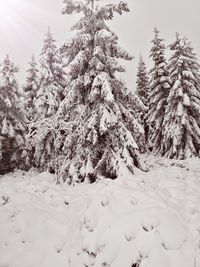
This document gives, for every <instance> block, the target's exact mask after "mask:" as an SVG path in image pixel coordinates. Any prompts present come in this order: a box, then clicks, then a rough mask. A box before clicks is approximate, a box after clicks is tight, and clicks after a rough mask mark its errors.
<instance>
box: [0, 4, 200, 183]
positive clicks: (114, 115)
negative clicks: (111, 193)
mask: <svg viewBox="0 0 200 267" xmlns="http://www.w3.org/2000/svg"><path fill="white" fill-rule="evenodd" d="M125 12H129V8H128V5H127V4H126V3H125V2H122V1H121V2H120V3H118V4H105V3H103V2H101V1H97V0H87V1H71V0H64V9H63V14H67V15H70V14H73V13H80V14H81V16H80V19H79V20H78V21H77V23H76V24H75V25H74V26H73V27H72V30H73V31H74V32H75V34H74V37H73V38H72V39H71V40H69V41H67V42H66V43H65V44H63V45H62V47H58V46H57V42H56V40H55V39H54V37H53V34H52V33H51V31H50V29H48V32H47V34H46V35H45V38H44V41H43V47H42V50H41V53H40V58H39V60H38V61H36V59H35V57H34V56H32V58H31V59H30V62H29V68H28V70H27V77H26V82H25V84H24V85H19V84H18V82H17V79H16V74H17V72H18V71H19V69H18V68H17V67H16V66H15V64H14V63H13V62H12V61H11V59H10V58H9V56H6V57H5V59H4V61H3V62H2V64H1V69H0V173H1V174H4V173H6V172H9V171H12V170H14V169H15V168H20V169H25V170H28V169H30V168H32V167H34V168H37V169H38V170H39V171H45V170H49V171H50V172H54V173H56V177H57V182H60V181H61V180H62V181H66V182H68V183H74V182H82V181H89V182H93V181H95V180H96V179H99V178H101V177H105V178H106V177H108V178H112V179H114V178H116V177H117V176H118V173H119V171H120V168H121V167H122V166H123V167H124V166H126V167H127V168H128V169H129V170H130V171H131V172H132V173H134V169H135V168H140V169H141V170H143V171H148V169H147V167H146V166H145V164H144V163H143V162H142V160H141V158H140V155H141V153H153V154H155V155H159V156H165V157H168V158H173V159H186V158H188V157H192V156H200V66H199V63H198V59H197V56H196V54H195V52H194V50H193V47H192V45H191V43H190V42H189V41H188V40H187V39H186V38H185V37H182V36H180V35H179V34H176V36H175V40H174V42H173V43H172V44H171V45H170V46H166V45H165V41H164V40H163V39H162V38H161V37H160V33H159V31H158V29H155V30H154V36H153V40H152V44H151V46H152V47H151V51H150V57H151V59H152V62H153V68H152V69H151V70H148V69H147V67H146V64H145V60H144V59H143V58H142V56H141V57H140V61H139V65H138V72H137V83H136V85H134V84H133V86H132V91H130V90H128V88H127V87H126V85H125V83H124V82H123V81H122V80H120V79H119V78H118V75H116V74H117V73H118V72H125V71H126V70H125V68H124V67H123V66H122V65H121V64H120V63H119V61H118V60H119V59H123V60H132V56H131V55H129V54H128V53H127V52H126V51H125V50H124V49H123V48H121V47H120V46H119V44H118V36H117V35H116V34H115V33H114V32H113V31H112V30H111V29H110V28H109V26H108V25H107V21H109V20H112V19H113V16H114V15H115V14H116V13H118V14H120V15H121V14H123V13H125ZM166 49H168V50H169V51H170V58H169V60H167V59H166V56H165V54H166Z"/></svg>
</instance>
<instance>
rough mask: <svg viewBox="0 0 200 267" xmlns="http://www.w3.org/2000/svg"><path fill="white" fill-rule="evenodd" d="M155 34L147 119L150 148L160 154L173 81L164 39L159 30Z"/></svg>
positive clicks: (151, 54) (151, 55)
mask: <svg viewBox="0 0 200 267" xmlns="http://www.w3.org/2000/svg"><path fill="white" fill-rule="evenodd" d="M154 33H155V37H154V39H153V41H152V43H153V47H152V48H151V53H150V57H151V58H152V59H153V62H154V66H153V68H152V69H151V71H150V76H151V77H150V95H149V98H148V102H149V110H148V113H147V116H146V118H145V119H146V123H147V132H146V134H147V136H148V140H149V146H150V147H151V149H152V150H153V152H154V153H159V152H160V149H161V145H162V143H163V135H162V125H163V120H164V115H165V109H166V103H167V97H168V95H169V89H170V87H171V81H170V78H169V72H168V66H167V62H166V59H165V45H164V43H163V39H161V38H159V31H158V30H157V29H155V30H154Z"/></svg>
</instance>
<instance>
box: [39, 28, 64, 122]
mask: <svg viewBox="0 0 200 267" xmlns="http://www.w3.org/2000/svg"><path fill="white" fill-rule="evenodd" d="M40 73H41V80H42V81H41V86H40V88H39V91H38V94H37V99H38V100H37V102H36V104H37V108H38V115H39V119H41V118H47V117H50V116H52V115H54V114H55V112H56V111H57V109H58V107H59V105H60V102H61V101H62V100H63V98H64V95H65V90H64V88H65V86H66V74H65V72H64V63H63V60H62V57H61V55H60V52H59V49H58V48H57V46H56V41H55V39H54V38H53V35H52V33H51V32H50V29H49V28H48V32H47V34H46V35H45V38H44V43H43V47H42V51H41V58H40Z"/></svg>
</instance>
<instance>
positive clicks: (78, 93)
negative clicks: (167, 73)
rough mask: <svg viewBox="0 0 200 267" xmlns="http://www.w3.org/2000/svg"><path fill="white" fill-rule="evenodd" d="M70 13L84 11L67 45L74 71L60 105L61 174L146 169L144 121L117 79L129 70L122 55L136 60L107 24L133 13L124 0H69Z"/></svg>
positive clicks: (82, 176) (78, 177) (77, 177)
mask: <svg viewBox="0 0 200 267" xmlns="http://www.w3.org/2000/svg"><path fill="white" fill-rule="evenodd" d="M64 4H65V8H64V9H63V13H64V14H72V13H82V14H83V16H82V17H81V18H80V20H79V21H78V22H77V23H76V24H75V25H74V26H73V30H76V31H77V33H76V35H75V37H74V38H73V39H72V41H71V42H68V43H67V44H65V45H64V47H63V49H62V50H63V51H65V53H66V55H68V70H69V73H70V76H71V82H70V83H69V85H68V87H67V90H68V95H67V96H66V98H65V99H64V101H63V102H62V105H61V107H60V109H59V112H58V114H59V120H60V121H61V120H62V122H63V127H62V132H61V134H62V136H61V137H60V139H61V140H62V141H63V144H61V147H60V149H62V152H63V153H65V155H64V157H63V158H62V162H63V164H62V168H61V171H62V173H61V175H64V177H65V178H69V179H70V181H73V182H74V181H83V180H89V181H94V180H95V179H97V177H99V176H103V177H110V178H115V177H117V176H118V174H119V171H120V165H121V164H124V165H125V166H126V167H128V168H129V169H130V170H131V171H132V172H133V171H134V167H135V166H137V167H139V168H142V166H141V161H140V158H139V154H138V145H137V144H136V139H137V136H138V135H139V134H140V132H141V131H142V127H141V125H140V124H139V123H138V122H137V121H136V119H135V118H134V116H133V115H132V114H131V112H130V111H129V110H128V109H127V98H126V97H127V90H126V88H125V86H124V84H123V83H122V82H121V81H120V80H118V79H117V78H116V73H117V72H124V71H125V69H124V68H123V67H122V66H121V65H120V64H119V63H118V61H117V59H125V60H131V58H132V57H131V56H129V55H128V53H127V52H126V51H124V50H123V49H122V48H120V47H119V45H118V37H117V35H116V34H115V33H114V32H112V31H111V30H110V28H109V27H108V26H107V25H106V21H108V20H111V19H112V18H113V16H114V13H118V14H122V13H124V12H128V11H129V9H128V6H127V4H126V3H124V2H122V1H121V2H120V3H118V4H104V3H103V2H102V1H97V0H84V1H71V0H64Z"/></svg>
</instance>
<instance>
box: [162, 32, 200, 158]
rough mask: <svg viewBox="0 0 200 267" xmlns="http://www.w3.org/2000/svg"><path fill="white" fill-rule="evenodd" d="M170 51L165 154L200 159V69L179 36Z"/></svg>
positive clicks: (163, 143)
mask: <svg viewBox="0 0 200 267" xmlns="http://www.w3.org/2000/svg"><path fill="white" fill-rule="evenodd" d="M170 48H171V50H172V51H173V55H172V57H171V59H170V64H169V69H170V75H171V78H172V81H173V87H172V88H171V90H170V94H169V96H168V98H167V107H166V112H165V119H164V123H163V136H164V138H163V142H162V146H161V148H162V153H163V154H165V155H167V156H168V157H170V158H178V159H185V158H187V157H191V156H192V155H195V156H197V155H198V156H200V119H199V118H200V72H199V71H200V69H199V67H200V66H199V64H198V61H197V58H196V55H195V53H194V52H193V48H192V47H191V44H190V43H189V42H188V40H187V39H186V38H180V36H179V35H178V34H177V36H176V41H175V42H174V43H173V44H172V45H171V46H170Z"/></svg>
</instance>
